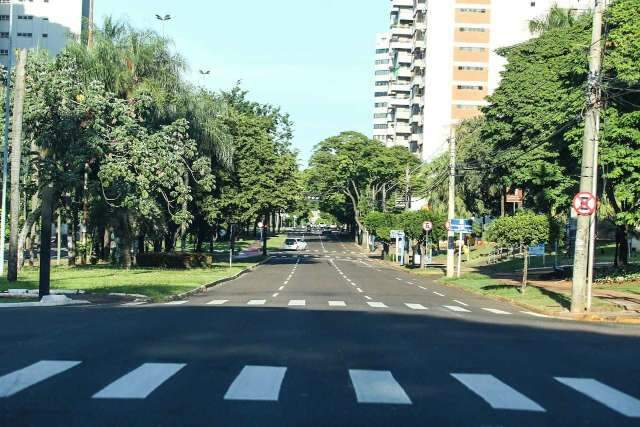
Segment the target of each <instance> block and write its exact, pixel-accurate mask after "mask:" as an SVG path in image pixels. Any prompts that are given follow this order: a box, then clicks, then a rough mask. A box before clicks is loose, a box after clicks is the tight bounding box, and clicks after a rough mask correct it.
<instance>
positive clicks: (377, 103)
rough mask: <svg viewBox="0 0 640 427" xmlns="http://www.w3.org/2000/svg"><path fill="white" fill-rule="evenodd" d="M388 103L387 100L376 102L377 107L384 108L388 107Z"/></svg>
mask: <svg viewBox="0 0 640 427" xmlns="http://www.w3.org/2000/svg"><path fill="white" fill-rule="evenodd" d="M387 105H388V104H387V103H386V102H376V105H375V107H376V108H384V107H386V106H387Z"/></svg>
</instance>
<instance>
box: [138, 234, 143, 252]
mask: <svg viewBox="0 0 640 427" xmlns="http://www.w3.org/2000/svg"><path fill="white" fill-rule="evenodd" d="M144 242H145V236H144V234H143V233H140V234H139V235H138V253H139V254H143V253H144Z"/></svg>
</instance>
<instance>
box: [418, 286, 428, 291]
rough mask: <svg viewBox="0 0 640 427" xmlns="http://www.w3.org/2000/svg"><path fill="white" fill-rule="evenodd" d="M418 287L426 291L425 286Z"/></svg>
mask: <svg viewBox="0 0 640 427" xmlns="http://www.w3.org/2000/svg"><path fill="white" fill-rule="evenodd" d="M418 287H419V288H420V289H422V290H423V291H426V290H427V288H425V287H424V286H418Z"/></svg>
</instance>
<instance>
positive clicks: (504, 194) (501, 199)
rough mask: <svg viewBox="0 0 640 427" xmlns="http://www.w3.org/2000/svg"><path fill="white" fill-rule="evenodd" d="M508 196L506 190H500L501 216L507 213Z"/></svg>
mask: <svg viewBox="0 0 640 427" xmlns="http://www.w3.org/2000/svg"><path fill="white" fill-rule="evenodd" d="M506 197H507V193H506V192H505V190H504V189H502V190H500V217H504V215H505V213H506V212H505V210H506V208H505V203H506V200H505V199H506Z"/></svg>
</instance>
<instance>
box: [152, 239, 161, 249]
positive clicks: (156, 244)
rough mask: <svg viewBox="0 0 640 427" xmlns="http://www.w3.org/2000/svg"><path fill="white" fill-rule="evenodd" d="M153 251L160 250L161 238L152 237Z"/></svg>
mask: <svg viewBox="0 0 640 427" xmlns="http://www.w3.org/2000/svg"><path fill="white" fill-rule="evenodd" d="M153 251H154V252H162V239H154V240H153Z"/></svg>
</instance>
